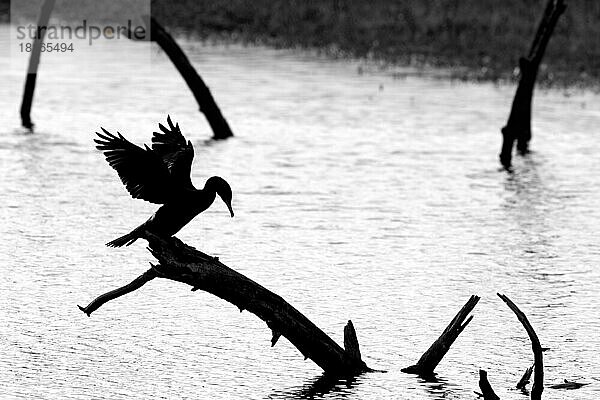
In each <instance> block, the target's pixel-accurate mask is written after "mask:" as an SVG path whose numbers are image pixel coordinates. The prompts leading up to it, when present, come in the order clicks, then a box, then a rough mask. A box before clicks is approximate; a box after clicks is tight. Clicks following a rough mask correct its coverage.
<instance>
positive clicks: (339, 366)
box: [79, 232, 370, 376]
mask: <svg viewBox="0 0 600 400" xmlns="http://www.w3.org/2000/svg"><path fill="white" fill-rule="evenodd" d="M146 238H148V242H149V248H148V249H149V250H150V252H151V253H152V255H154V257H156V259H157V260H158V261H159V264H157V265H154V266H152V268H151V269H149V270H148V271H146V272H145V273H144V274H142V275H141V276H140V277H138V278H137V279H136V280H134V281H133V282H132V283H130V284H129V285H126V286H124V287H122V288H119V289H116V290H113V291H111V292H108V293H106V294H104V295H101V296H99V297H98V298H96V299H95V300H93V301H92V302H91V303H90V304H89V305H88V306H87V307H81V306H79V308H80V309H81V310H82V311H83V312H84V313H86V314H87V315H88V316H89V315H90V314H91V313H92V312H94V311H95V310H97V309H98V308H100V307H101V306H102V305H103V304H105V303H106V302H108V301H110V300H113V299H115V298H117V297H120V296H122V295H124V294H126V293H130V292H132V291H134V290H136V289H139V288H140V287H142V286H143V285H144V284H145V283H146V282H148V281H150V280H152V279H153V278H155V277H158V278H165V279H171V280H174V281H177V282H182V283H186V284H188V285H190V286H192V290H203V291H205V292H208V293H211V294H213V295H215V296H217V297H220V298H221V299H223V300H225V301H227V302H229V303H231V304H233V305H235V306H237V307H238V308H239V309H240V311H241V310H248V311H250V312H251V313H253V314H255V315H256V316H257V317H259V318H260V319H262V320H263V321H265V322H266V324H267V326H268V327H269V328H270V329H271V331H272V333H273V337H272V340H271V344H272V345H275V343H276V342H277V340H278V339H279V337H280V336H283V337H285V338H287V339H288V340H289V341H290V342H291V343H292V344H293V345H294V346H295V347H296V348H297V349H298V350H299V351H300V352H301V353H302V354H303V355H304V357H305V358H310V359H311V360H313V361H314V362H315V363H316V364H317V365H318V366H319V367H321V368H322V369H323V370H324V371H325V372H326V373H330V374H332V375H338V376H350V375H356V374H359V373H361V372H366V371H369V370H370V369H369V368H368V367H367V365H366V364H365V363H364V362H363V361H362V359H361V355H360V350H359V346H358V340H357V339H356V332H355V330H354V326H353V325H352V322H351V321H348V324H347V326H346V328H345V329H344V346H345V349H343V348H342V347H340V346H339V345H338V344H337V343H336V342H335V341H334V340H333V339H331V338H330V337H329V336H328V335H327V334H326V333H325V332H323V331H322V330H321V329H319V328H318V327H317V326H316V325H315V324H313V323H312V322H311V321H310V320H309V319H308V318H306V317H305V316H304V315H302V314H301V313H300V312H299V311H298V310H296V309H295V308H294V307H292V306H291V305H290V304H289V303H287V302H286V301H285V300H284V299H283V298H281V297H280V296H278V295H276V294H275V293H273V292H271V291H269V290H267V289H265V288H264V287H262V286H261V285H259V284H258V283H256V282H254V281H252V280H251V279H249V278H247V277H245V276H244V275H242V274H240V273H239V272H236V271H234V270H233V269H231V268H229V267H227V266H226V265H225V264H223V263H221V262H220V261H219V260H218V259H217V258H215V257H211V256H208V255H206V254H204V253H202V252H200V251H198V250H196V249H194V248H192V247H190V246H188V245H186V244H184V243H183V242H181V241H180V240H179V239H177V238H174V237H173V238H169V239H163V238H159V237H157V236H155V235H152V234H151V233H149V232H147V233H146Z"/></svg>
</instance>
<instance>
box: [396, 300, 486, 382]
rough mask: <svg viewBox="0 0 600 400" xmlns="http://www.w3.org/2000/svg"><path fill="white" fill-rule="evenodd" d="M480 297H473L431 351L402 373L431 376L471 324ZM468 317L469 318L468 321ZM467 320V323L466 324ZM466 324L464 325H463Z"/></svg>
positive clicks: (431, 347) (430, 348)
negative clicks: (472, 312)
mask: <svg viewBox="0 0 600 400" xmlns="http://www.w3.org/2000/svg"><path fill="white" fill-rule="evenodd" d="M479 299H480V297H478V296H471V298H470V299H469V301H467V303H466V304H465V305H464V306H463V308H462V309H461V310H460V311H459V312H458V314H456V316H455V317H454V319H453V320H452V321H450V324H448V326H447V327H446V329H445V330H444V331H443V332H442V334H441V335H440V337H439V338H438V339H437V340H436V341H435V342H433V344H432V345H431V346H430V347H429V349H428V350H427V351H426V352H425V353H423V355H422V356H421V358H420V359H419V361H418V362H417V363H416V364H415V365H411V366H410V367H407V368H403V369H402V372H406V373H409V374H418V375H421V376H431V375H433V371H434V370H435V367H437V365H438V364H439V363H440V361H442V358H444V356H445V355H446V353H447V352H448V350H450V346H452V344H453V343H454V341H455V340H456V338H458V335H460V334H461V332H462V331H463V330H464V329H465V327H466V326H467V325H468V324H469V322H471V320H472V319H473V316H470V317H469V313H470V312H471V311H473V309H474V308H475V306H476V305H477V302H479ZM467 317H469V318H468V319H467ZM465 319H466V322H465ZM463 322H464V323H463Z"/></svg>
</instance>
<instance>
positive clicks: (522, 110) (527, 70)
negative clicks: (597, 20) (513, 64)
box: [500, 0, 566, 169]
mask: <svg viewBox="0 0 600 400" xmlns="http://www.w3.org/2000/svg"><path fill="white" fill-rule="evenodd" d="M565 8H566V5H565V3H564V0H548V4H547V5H546V9H545V11H544V16H543V18H542V20H541V21H540V24H539V26H538V29H537V32H536V35H535V37H534V39H533V42H532V44H531V49H530V50H529V54H528V56H527V57H521V58H520V59H519V69H520V71H521V77H520V79H519V85H518V86H517V91H516V93H515V97H514V99H513V103H512V107H511V110H510V115H509V117H508V122H507V123H506V126H504V127H503V128H502V138H503V139H502V150H501V152H500V162H501V163H502V165H503V166H504V168H506V169H509V168H510V167H511V162H512V149H513V145H514V142H515V140H516V141H517V149H518V150H519V152H520V153H521V154H525V153H527V152H528V151H529V141H530V140H531V103H532V99H533V89H534V87H535V81H536V78H537V73H538V69H539V66H540V63H541V61H542V58H543V57H544V52H545V51H546V46H547V45H548V41H549V40H550V37H551V36H552V32H553V31H554V27H555V26H556V23H557V22H558V18H559V17H560V15H561V14H562V13H563V12H564V10H565Z"/></svg>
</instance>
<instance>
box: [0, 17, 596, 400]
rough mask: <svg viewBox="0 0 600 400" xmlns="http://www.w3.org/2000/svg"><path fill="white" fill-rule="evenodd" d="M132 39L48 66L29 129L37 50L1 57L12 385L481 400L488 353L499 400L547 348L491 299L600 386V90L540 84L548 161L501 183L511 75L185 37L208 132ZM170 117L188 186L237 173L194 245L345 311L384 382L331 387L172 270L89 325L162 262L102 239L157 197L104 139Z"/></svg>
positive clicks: (331, 317) (320, 320) (287, 292)
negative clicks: (210, 107) (536, 349)
mask: <svg viewBox="0 0 600 400" xmlns="http://www.w3.org/2000/svg"><path fill="white" fill-rule="evenodd" d="M2 29H5V28H2ZM2 37H4V36H2ZM4 44H5V43H4ZM136 46H137V44H131V43H130V44H120V45H119V46H114V47H111V46H105V45H102V44H99V45H98V46H96V47H94V48H93V49H85V48H82V49H81V51H82V55H85V57H83V56H82V57H79V58H75V59H72V60H71V61H70V62H69V63H68V64H67V63H64V62H61V60H60V59H44V60H42V66H41V71H40V77H39V82H38V88H37V92H36V98H35V103H34V106H33V114H32V117H33V120H34V122H37V127H36V133H35V135H27V134H24V132H23V130H22V129H21V128H20V127H19V121H18V119H17V116H18V113H17V110H18V104H19V96H20V92H21V84H22V79H23V71H25V67H24V65H25V64H23V65H22V66H21V65H19V62H8V61H7V60H6V58H5V57H0V62H1V63H2V65H3V67H4V66H5V67H6V68H2V69H1V70H0V71H1V72H0V77H1V79H0V87H1V88H2V90H3V93H5V92H7V95H4V96H1V97H0V109H2V110H3V113H2V114H1V115H0V127H1V128H0V168H1V169H2V175H0V203H1V204H2V207H0V217H1V218H2V221H3V223H2V224H0V235H1V238H2V240H1V241H0V263H1V264H2V266H3V271H4V273H3V274H2V275H1V276H0V292H1V293H2V296H0V320H1V321H2V324H0V378H1V379H0V397H2V398H27V399H37V398H40V399H51V398H64V399H92V398H112V399H132V398H135V399H146V398H168V399H171V398H177V399H182V398H256V399H264V398H311V397H315V398H321V397H323V398H349V399H352V398H356V399H359V398H411V399H412V398H415V399H464V398H471V397H473V393H472V392H473V390H476V389H477V382H478V370H479V369H480V368H483V369H486V370H487V371H488V373H489V376H490V381H491V382H492V384H493V385H494V386H495V388H496V389H497V392H498V394H499V395H500V396H501V397H502V398H503V399H521V398H523V397H522V394H521V393H520V392H518V391H514V390H510V388H511V387H513V386H514V385H515V384H516V382H517V381H518V379H519V378H520V376H521V374H522V371H523V370H524V368H526V367H527V366H528V365H529V364H530V363H531V361H532V355H531V350H530V345H529V342H528V338H527V334H526V333H525V332H524V330H523V329H522V327H521V325H520V324H519V323H518V321H517V320H516V318H515V317H514V315H513V314H512V312H511V311H510V310H508V309H507V308H506V307H505V306H504V305H503V304H502V302H501V301H499V300H498V299H497V298H496V296H495V293H496V292H498V291H499V292H503V293H506V294H507V295H508V296H509V297H511V298H512V299H513V300H514V301H515V302H516V303H517V304H518V305H519V306H520V307H521V308H522V309H523V310H524V311H525V312H526V313H527V314H528V316H529V318H530V320H531V322H532V324H533V325H534V327H535V328H536V330H537V331H538V334H539V336H540V338H541V341H542V344H543V345H544V346H546V347H549V348H550V350H549V351H548V352H547V353H545V354H546V355H545V360H544V361H545V367H546V379H547V381H548V382H551V383H553V382H560V381H562V379H564V378H567V379H572V380H583V381H588V382H593V384H591V385H588V386H585V387H583V388H581V389H579V390H578V391H577V392H576V394H577V398H580V399H596V398H597V397H598V391H599V389H598V388H599V387H600V386H598V384H597V381H596V379H598V378H600V376H599V375H598V373H597V371H598V370H599V369H600V360H599V358H598V356H597V352H598V350H599V349H600V339H598V337H599V335H598V332H599V331H600V321H599V319H598V316H597V310H596V308H595V304H596V303H597V302H598V300H600V295H598V291H597V289H598V287H599V284H600V273H599V272H598V268H596V264H597V262H598V260H599V259H600V257H599V256H600V251H599V247H598V243H599V242H600V237H599V236H600V235H599V234H598V229H597V227H598V225H599V217H600V211H599V210H598V208H597V207H596V206H595V205H596V204H597V199H598V197H599V195H600V179H599V178H598V174H597V173H596V171H598V170H599V167H600V148H599V147H600V144H599V143H598V141H597V140H596V137H595V130H596V129H597V126H598V121H599V120H600V111H598V110H597V109H595V108H593V107H592V105H593V104H596V103H597V102H598V98H597V97H595V96H594V95H591V94H586V93H580V94H574V95H573V96H571V97H568V98H567V97H564V96H563V95H562V94H561V93H558V92H554V91H547V92H538V93H536V99H535V121H534V126H533V129H534V142H533V144H532V146H533V148H534V150H535V151H536V152H535V153H533V154H531V155H530V156H528V157H525V158H519V157H518V158H517V159H516V160H515V173H514V174H506V173H504V172H502V171H499V170H498V168H497V164H498V162H497V152H498V150H499V145H500V139H501V137H500V133H499V127H501V126H502V125H503V124H504V122H505V119H506V116H507V112H508V107H509V105H510V101H511V98H512V94H513V90H514V89H513V88H512V87H494V86H492V85H480V84H463V83H460V84H458V83H451V82H445V81H440V80H435V79H429V78H427V77H407V78H406V79H394V78H393V77H392V76H391V75H392V74H387V73H373V74H363V75H359V74H357V66H356V65H355V64H352V63H347V62H331V61H327V60H322V59H318V58H315V57H312V56H308V55H305V54H296V53H294V52H288V51H274V50H267V49H262V48H243V47H239V46H229V47H227V46H207V45H203V44H201V43H196V42H184V47H185V48H186V50H187V51H188V52H189V54H190V57H191V59H192V61H193V63H194V64H195V65H196V66H197V67H198V69H199V71H200V72H201V73H202V75H203V77H204V78H205V79H206V81H207V83H208V84H209V85H210V87H211V89H212V90H213V92H214V94H215V97H216V99H217V101H218V102H219V104H220V105H221V107H222V108H223V111H224V114H225V115H226V117H227V118H228V119H229V122H230V123H231V125H232V128H233V129H234V131H235V133H236V134H237V136H236V137H235V138H234V139H232V140H228V141H225V142H218V143H213V142H207V141H206V139H207V138H209V136H210V134H209V128H208V125H207V124H206V123H205V121H204V120H203V118H202V117H201V116H200V115H199V113H198V111H197V105H196V104H195V102H194V101H193V98H192V96H191V94H190V93H189V92H188V89H187V88H186V86H185V83H184V82H183V81H182V80H181V78H180V77H179V76H178V75H177V73H176V72H175V70H174V68H173V66H172V65H171V64H170V63H169V62H168V60H167V59H166V58H165V56H164V54H162V53H159V52H154V54H153V63H152V68H151V74H150V73H147V72H148V71H146V72H143V73H142V72H140V73H139V74H132V71H138V70H139V71H142V70H144V71H145V70H148V68H145V67H146V65H143V66H142V65H141V63H142V62H145V58H144V57H143V55H141V56H140V57H138V47H136ZM140 53H143V52H140ZM142 60H143V61H142ZM17 61H18V60H17ZM25 61H26V60H25ZM138 67H139V68H138ZM142 67H144V68H142ZM581 104H586V105H587V106H586V107H582V106H581ZM167 113H170V114H171V116H172V118H173V119H174V120H175V121H178V122H179V124H180V126H181V127H182V129H183V131H184V133H185V134H186V136H187V137H188V138H190V139H191V140H192V141H193V143H194V146H195V149H196V159H195V162H194V166H193V179H194V180H195V182H196V183H197V184H200V183H201V182H203V180H204V179H206V178H207V177H208V176H211V175H221V176H223V177H225V178H227V180H228V181H230V182H231V184H232V187H233V188H234V200H233V201H234V207H235V209H236V217H235V218H234V219H231V218H228V214H227V210H226V208H225V207H224V206H222V207H220V204H216V205H215V207H213V208H211V209H210V210H209V211H208V212H206V213H205V214H203V215H202V216H200V217H199V218H197V219H196V220H194V221H193V222H192V223H190V224H189V225H188V226H187V227H186V228H185V229H184V230H183V231H182V232H181V233H180V235H179V237H180V238H181V239H183V240H185V241H186V242H188V243H189V244H191V245H194V246H197V247H198V248H200V249H202V250H203V251H206V252H209V253H211V254H214V255H217V256H219V257H220V258H221V260H223V261H224V262H225V263H227V264H228V265H230V266H231V267H233V268H236V269H238V270H239V271H240V272H242V273H244V274H247V275H248V276H250V277H251V278H253V279H255V280H256V281H258V282H260V283H262V284H264V285H265V286H267V287H269V288H270V289H272V290H274V291H275V292H277V293H278V294H280V295H281V296H283V297H284V298H286V300H288V301H289V302H290V303H291V304H293V305H294V306H296V307H297V308H298V309H299V310H301V311H302V312H303V313H305V314H306V315H307V316H308V317H309V318H310V319H311V320H313V322H315V323H316V324H317V325H318V326H320V327H322V328H323V330H324V331H325V332H327V333H328V334H329V335H331V336H332V337H333V338H334V339H336V340H338V341H340V342H341V340H342V339H341V338H342V332H343V327H344V324H345V323H346V321H347V320H348V319H352V320H353V322H354V325H355V327H356V329H357V333H358V338H359V341H360V343H361V351H362V354H363V357H364V359H365V361H366V362H367V363H368V364H369V365H370V366H371V367H373V368H377V369H384V370H387V371H388V372H387V373H369V374H364V375H361V376H359V377H357V378H355V379H353V380H352V381H350V382H347V381H342V382H331V381H328V380H327V379H326V378H322V377H321V378H320V376H321V372H320V370H319V369H318V368H317V367H316V366H315V365H313V364H312V363H311V362H310V361H303V358H302V357H301V355H300V354H299V352H298V351H297V350H296V349H295V348H293V346H291V345H290V344H289V343H288V342H287V341H285V340H280V342H279V343H278V344H277V346H275V347H274V348H270V347H269V344H270V333H269V331H268V330H267V329H266V326H265V325H264V323H262V322H261V321H259V320H258V319H257V318H255V317H254V316H252V315H250V314H248V313H242V314H240V313H239V312H238V311H237V309H236V308H235V307H233V306H231V305H229V304H226V303H224V302H223V301H221V300H220V299H217V298H213V297H211V296H210V295H208V294H205V293H198V292H196V293H191V292H189V290H187V289H186V288H185V287H183V286H182V285H180V284H177V283H174V282H164V281H156V282H154V281H153V282H151V283H149V284H147V285H146V286H144V287H143V288H142V289H141V290H138V291H137V292H135V293H132V294H130V295H128V296H126V297H125V298H121V299H118V300H116V301H114V302H112V303H111V304H107V305H106V306H105V307H103V308H102V309H101V310H99V311H97V312H96V313H95V314H94V315H93V316H92V317H91V318H87V317H85V316H84V315H83V314H82V313H81V312H79V311H78V310H77V308H76V304H78V303H79V304H83V303H86V302H88V301H89V300H91V299H92V298H94V297H95V296H96V295H98V294H100V293H102V292H104V291H106V290H109V289H112V288H114V287H116V286H120V285H122V284H124V283H127V282H129V281H130V280H132V279H133V278H134V277H136V276H137V275H138V274H140V273H141V272H143V271H144V270H145V269H146V266H147V262H148V261H151V260H152V257H151V256H150V255H149V254H148V253H147V251H146V250H145V249H144V246H143V244H141V243H140V244H137V243H136V245H135V246H132V247H129V248H126V249H119V250H115V249H108V248H106V247H104V245H103V243H105V242H107V241H108V240H110V239H112V238H114V237H116V236H118V235H121V234H123V233H125V232H128V231H129V230H131V229H132V228H133V227H135V226H137V225H138V224H139V223H141V222H142V221H144V220H145V219H146V218H147V217H148V215H150V213H152V212H153V210H154V209H155V207H154V206H153V205H150V204H147V203H144V202H140V201H136V200H133V199H130V198H129V197H128V195H127V193H126V191H125V189H124V188H123V187H122V186H121V184H120V182H119V180H118V179H117V177H116V174H114V172H113V171H112V170H111V169H110V168H109V167H108V166H107V165H106V163H105V161H104V159H103V157H102V156H101V155H100V154H99V153H98V152H96V151H95V150H94V148H93V142H92V137H93V134H94V131H96V130H98V128H99V126H104V127H105V128H107V129H109V130H119V131H120V132H121V133H123V134H125V135H127V137H130V138H131V139H132V140H134V141H136V142H138V143H141V142H143V141H148V140H149V138H150V134H151V132H152V131H153V130H155V129H156V123H157V122H159V121H162V120H164V118H165V116H166V114H167ZM471 294H479V295H481V296H482V300H481V301H480V303H479V304H478V306H477V308H476V309H475V318H474V320H473V321H472V322H471V324H470V325H469V327H468V329H467V330H466V331H465V332H464V333H463V334H462V335H461V337H460V338H459V339H458V341H457V342H456V343H455V344H454V346H453V347H452V350H451V351H450V352H449V353H448V355H447V356H446V358H445V359H444V360H443V361H442V363H441V364H440V365H439V367H438V369H437V372H438V376H437V379H438V380H437V382H425V381H423V380H421V379H419V378H417V377H415V376H413V375H407V374H403V373H401V372H400V369H401V368H403V367H406V366H407V365H410V364H412V363H414V362H415V361H416V360H417V359H418V357H419V356H420V354H421V352H422V351H424V350H425V349H426V348H427V347H428V346H429V345H430V344H431V342H432V341H433V340H434V339H436V338H437V336H438V335H439V334H440V332H441V331H442V330H443V328H444V327H445V326H446V324H447V323H448V322H449V321H450V319H451V318H452V317H453V316H454V314H455V313H456V312H457V311H458V310H459V309H460V307H461V306H462V305H463V303H464V302H465V301H466V300H467V299H468V297H469V296H470V295H471ZM572 393H573V392H569V393H565V392H563V391H558V390H550V389H547V390H546V391H545V393H544V397H545V398H547V399H567V398H572Z"/></svg>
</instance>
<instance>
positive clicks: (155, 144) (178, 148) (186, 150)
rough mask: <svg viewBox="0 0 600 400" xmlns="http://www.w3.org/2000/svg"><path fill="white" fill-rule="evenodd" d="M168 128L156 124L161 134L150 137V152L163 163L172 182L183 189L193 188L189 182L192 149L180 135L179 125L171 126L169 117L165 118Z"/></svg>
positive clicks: (157, 133) (192, 155)
mask: <svg viewBox="0 0 600 400" xmlns="http://www.w3.org/2000/svg"><path fill="white" fill-rule="evenodd" d="M167 123H168V125H169V127H168V128H167V127H165V126H164V125H163V124H158V127H159V128H160V130H161V131H162V133H161V132H154V134H153V135H152V150H153V151H154V153H156V154H157V155H158V156H159V157H160V158H161V159H162V160H163V162H164V164H165V165H166V167H167V168H168V170H169V174H170V176H171V178H172V179H173V182H174V183H175V184H176V185H177V186H180V187H183V188H193V186H192V181H191V180H190V175H191V169H192V160H193V159H194V147H193V146H192V143H191V142H189V141H186V140H185V137H183V135H182V134H181V129H179V124H176V125H173V122H171V117H170V116H167Z"/></svg>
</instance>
